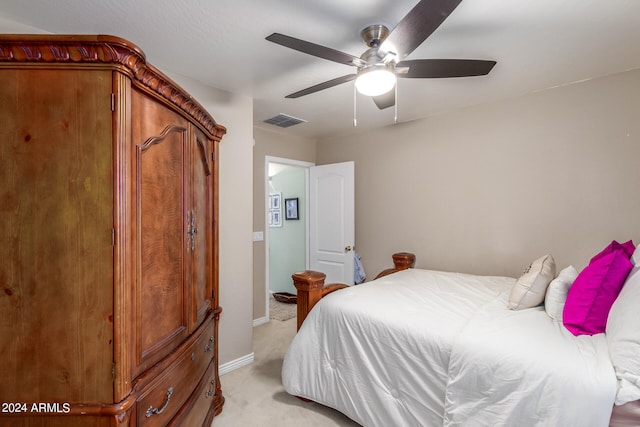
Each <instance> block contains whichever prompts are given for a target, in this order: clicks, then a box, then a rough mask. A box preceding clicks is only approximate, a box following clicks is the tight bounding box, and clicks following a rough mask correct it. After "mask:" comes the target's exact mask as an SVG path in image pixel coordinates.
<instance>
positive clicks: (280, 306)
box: [269, 295, 298, 321]
mask: <svg viewBox="0 0 640 427" xmlns="http://www.w3.org/2000/svg"><path fill="white" fill-rule="evenodd" d="M297 310H298V305H297V304H287V303H284V302H280V301H276V299H275V298H274V297H273V295H271V296H270V297H269V318H270V319H273V320H280V321H285V320H289V319H293V318H294V317H296V312H297Z"/></svg>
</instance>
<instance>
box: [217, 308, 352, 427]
mask: <svg viewBox="0 0 640 427" xmlns="http://www.w3.org/2000/svg"><path fill="white" fill-rule="evenodd" d="M290 305H291V306H293V307H296V305H295V304H290ZM295 333H296V319H295V318H292V319H290V320H286V321H270V322H267V323H265V324H263V325H260V326H256V327H255V328H254V330H253V351H254V360H255V361H254V362H253V363H252V364H251V365H248V366H243V367H242V368H239V369H236V370H235V371H231V372H229V373H227V374H225V375H223V376H222V377H221V378H220V383H221V385H222V394H223V396H224V397H225V399H226V400H225V403H224V407H223V410H222V413H221V414H220V415H219V416H217V417H215V418H214V420H213V424H212V426H213V427H254V426H255V427H301V426H304V427H331V426H345V427H358V424H357V423H355V422H353V421H352V420H350V419H349V418H347V417H346V416H344V415H343V414H341V413H339V412H337V411H334V410H333V409H330V408H327V407H325V406H322V405H319V404H317V403H312V402H309V403H307V402H303V401H301V400H300V399H298V398H296V397H293V396H291V395H289V394H288V393H287V392H285V391H284V388H283V387H282V379H281V370H282V360H283V358H284V355H285V353H286V351H287V348H288V347H289V343H290V342H291V340H292V339H293V336H294V335H295Z"/></svg>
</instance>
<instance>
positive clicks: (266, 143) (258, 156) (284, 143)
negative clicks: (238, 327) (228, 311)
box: [253, 125, 316, 320]
mask: <svg viewBox="0 0 640 427" xmlns="http://www.w3.org/2000/svg"><path fill="white" fill-rule="evenodd" d="M299 126H304V125H299ZM274 129H277V128H274ZM254 138H255V146H254V147H253V230H254V231H262V232H264V231H265V227H266V225H265V206H264V201H265V170H264V166H265V157H267V156H270V157H279V158H285V159H289V160H297V161H301V162H309V163H315V159H316V143H315V141H313V140H309V139H305V138H300V137H295V136H291V135H287V134H284V133H280V132H278V131H277V130H273V129H269V128H258V127H256V128H255V129H254ZM265 287H266V284H265V242H264V241H261V242H253V319H254V320H257V319H261V318H264V317H265V316H266V313H265V301H266V288H265Z"/></svg>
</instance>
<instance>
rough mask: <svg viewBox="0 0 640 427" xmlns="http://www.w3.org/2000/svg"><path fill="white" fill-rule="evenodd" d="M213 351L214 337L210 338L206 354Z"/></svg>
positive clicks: (205, 350) (205, 349)
mask: <svg viewBox="0 0 640 427" xmlns="http://www.w3.org/2000/svg"><path fill="white" fill-rule="evenodd" d="M211 350H213V336H212V337H211V338H209V344H207V345H206V346H205V348H204V352H205V353H207V352H209V351H211Z"/></svg>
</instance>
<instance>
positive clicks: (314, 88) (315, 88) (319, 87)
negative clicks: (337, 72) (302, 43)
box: [285, 74, 356, 98]
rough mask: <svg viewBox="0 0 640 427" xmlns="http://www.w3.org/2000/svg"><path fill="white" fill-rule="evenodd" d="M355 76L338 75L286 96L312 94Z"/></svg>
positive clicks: (298, 96)
mask: <svg viewBox="0 0 640 427" xmlns="http://www.w3.org/2000/svg"><path fill="white" fill-rule="evenodd" d="M355 78H356V75H355V74H347V75H346V76H342V77H337V78H335V79H332V80H329V81H326V82H324V83H319V84H317V85H314V86H311V87H308V88H306V89H302V90H299V91H297V92H295V93H292V94H291V95H287V96H285V98H300V97H301V96H305V95H310V94H312V93H315V92H319V91H321V90H324V89H329V88H330V87H334V86H337V85H339V84H342V83H346V82H350V81H351V80H353V79H355Z"/></svg>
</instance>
